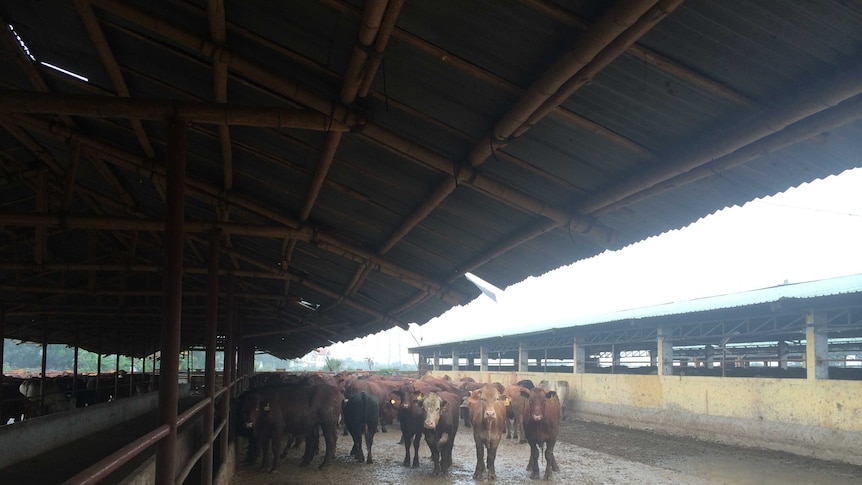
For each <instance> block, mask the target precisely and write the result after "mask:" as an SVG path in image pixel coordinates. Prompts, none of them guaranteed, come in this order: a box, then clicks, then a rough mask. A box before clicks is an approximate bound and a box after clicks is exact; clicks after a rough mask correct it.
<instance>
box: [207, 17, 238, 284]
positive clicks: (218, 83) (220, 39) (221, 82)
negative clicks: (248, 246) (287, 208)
mask: <svg viewBox="0 0 862 485" xmlns="http://www.w3.org/2000/svg"><path fill="white" fill-rule="evenodd" d="M207 20H208V21H209V32H210V39H211V40H212V41H213V43H214V44H216V45H218V46H220V47H221V48H222V49H224V45H225V41H226V40H227V32H226V27H225V26H226V19H225V10H224V2H223V1H222V0H208V1H207ZM212 70H213V100H214V101H215V102H216V103H227V81H228V70H227V63H226V62H225V61H224V59H222V58H221V56H214V57H213V59H212ZM216 129H217V131H218V139H219V146H220V148H221V158H222V184H223V186H224V190H225V191H227V192H230V191H231V190H232V189H233V146H232V143H231V136H230V127H229V126H228V125H226V124H219V125H217V126H216ZM215 211H216V214H217V215H218V218H219V220H220V221H224V222H227V221H228V220H230V209H229V208H227V207H216V208H215ZM224 245H225V246H226V247H228V248H231V247H233V241H232V240H231V237H230V235H229V234H225V235H224ZM231 263H232V264H233V266H234V268H238V267H239V262H238V261H237V260H236V258H231Z"/></svg>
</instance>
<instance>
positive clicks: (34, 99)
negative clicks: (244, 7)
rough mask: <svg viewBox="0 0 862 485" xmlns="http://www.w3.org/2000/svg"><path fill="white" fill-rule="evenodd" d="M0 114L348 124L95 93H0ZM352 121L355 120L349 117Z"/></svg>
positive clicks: (278, 111) (292, 112) (276, 111)
mask: <svg viewBox="0 0 862 485" xmlns="http://www.w3.org/2000/svg"><path fill="white" fill-rule="evenodd" d="M0 113H27V114H66V115H75V116H84V117H89V118H129V119H143V120H157V121H162V120H164V119H166V118H168V117H172V116H173V117H182V118H186V119H188V120H189V121H193V122H197V123H210V124H228V125H243V126H259V127H270V128H298V129H308V130H316V131H348V130H350V129H351V126H350V125H348V124H345V123H342V122H340V121H337V120H334V119H332V118H331V117H329V116H327V115H324V114H322V113H316V112H313V111H309V110H306V109H287V108H270V107H251V106H236V105H228V104H219V103H196V102H188V101H174V100H156V99H141V98H118V97H114V96H99V95H72V94H62V95H60V94H39V93H21V92H16V93H14V94H10V93H0ZM353 121H354V122H358V121H357V120H356V119H353Z"/></svg>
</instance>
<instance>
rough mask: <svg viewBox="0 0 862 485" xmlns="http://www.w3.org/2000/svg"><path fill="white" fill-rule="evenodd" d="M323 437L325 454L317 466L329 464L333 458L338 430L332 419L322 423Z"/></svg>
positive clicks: (321, 466)
mask: <svg viewBox="0 0 862 485" xmlns="http://www.w3.org/2000/svg"><path fill="white" fill-rule="evenodd" d="M323 439H324V440H325V441H326V455H324V457H323V463H321V464H320V467H319V468H323V467H325V466H327V465H329V464H330V463H332V460H334V459H335V446H336V445H335V444H336V441H337V440H338V430H337V429H336V423H335V422H334V421H333V422H332V423H328V424H325V425H323Z"/></svg>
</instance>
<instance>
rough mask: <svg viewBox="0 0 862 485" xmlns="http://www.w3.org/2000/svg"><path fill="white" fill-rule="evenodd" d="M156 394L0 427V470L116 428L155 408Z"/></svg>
mask: <svg viewBox="0 0 862 485" xmlns="http://www.w3.org/2000/svg"><path fill="white" fill-rule="evenodd" d="M158 402H159V395H158V393H154V392H153V393H149V394H144V395H142V396H135V397H131V398H127V399H118V400H116V401H114V402H110V403H100V404H96V405H93V406H88V407H85V408H78V409H72V410H69V411H64V412H62V413H55V414H49V415H47V416H42V417H40V418H36V419H28V420H24V421H22V422H20V423H15V424H11V425H8V426H3V427H0V450H3V453H0V468H5V467H7V466H9V465H11V464H13V463H18V462H20V461H23V460H26V459H27V458H31V457H34V456H36V455H39V454H42V453H45V452H47V451H50V450H53V449H54V448H57V447H58V446H60V445H62V444H65V443H68V442H70V441H74V440H78V439H81V438H83V437H84V436H87V435H89V434H92V433H96V432H99V431H102V430H104V429H107V428H110V427H113V426H117V425H118V424H120V423H122V422H124V421H128V420H129V419H131V418H133V417H135V416H140V415H141V414H143V413H146V412H147V411H150V410H152V409H155V408H156V407H157V406H158Z"/></svg>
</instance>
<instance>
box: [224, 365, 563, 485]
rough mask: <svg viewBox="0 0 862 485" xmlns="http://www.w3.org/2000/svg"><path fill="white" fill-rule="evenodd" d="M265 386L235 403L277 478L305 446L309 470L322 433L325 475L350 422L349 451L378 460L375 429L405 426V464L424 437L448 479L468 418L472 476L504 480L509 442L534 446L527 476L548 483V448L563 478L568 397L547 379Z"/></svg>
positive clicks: (328, 380) (321, 378)
mask: <svg viewBox="0 0 862 485" xmlns="http://www.w3.org/2000/svg"><path fill="white" fill-rule="evenodd" d="M270 377H272V376H270ZM272 380H274V381H275V382H272ZM259 384H260V385H257V386H253V387H251V388H250V389H249V390H248V391H246V392H244V393H243V394H242V395H240V396H239V397H238V399H237V403H236V405H237V409H238V411H239V413H237V415H238V416H239V418H240V419H241V426H242V428H241V429H242V430H243V434H244V435H245V436H246V437H247V438H248V440H249V447H248V450H249V451H248V455H247V459H248V462H249V463H254V462H256V460H257V456H258V452H259V451H262V452H263V458H262V463H261V469H263V470H268V471H270V472H272V471H275V469H276V468H277V466H278V462H279V459H280V458H284V457H285V456H286V455H287V452H288V450H289V449H290V448H291V447H294V446H299V445H300V444H301V443H303V442H304V444H305V451H304V454H303V456H302V460H301V462H300V466H305V465H308V464H309V463H310V462H311V460H312V459H313V458H314V456H315V454H317V453H318V451H319V445H320V435H321V434H322V435H323V440H324V443H325V452H324V458H323V462H322V463H321V464H320V468H323V467H326V466H327V465H329V464H330V463H331V462H332V460H333V459H334V457H335V446H336V440H337V436H338V431H337V427H338V426H339V424H340V422H342V420H343V423H344V431H343V434H344V435H347V434H348V433H349V434H350V436H351V437H352V438H353V448H352V450H351V452H350V454H351V455H352V456H353V457H355V458H356V459H357V460H358V461H360V462H365V463H373V458H372V446H373V444H374V434H375V432H376V431H377V429H378V427H380V428H381V431H386V426H387V425H392V424H393V423H394V422H395V420H396V419H397V420H398V424H399V425H400V427H401V441H400V442H399V443H401V444H403V445H404V461H403V465H404V466H406V467H410V466H412V467H418V466H419V447H420V443H421V440H422V438H423V437H424V438H425V443H426V444H427V445H428V448H429V450H430V452H431V460H432V462H433V469H432V473H433V474H434V475H440V474H446V473H447V472H448V470H449V467H450V466H451V465H452V449H453V446H454V443H455V435H456V433H457V431H458V425H459V422H461V421H463V423H464V427H468V428H472V431H473V439H474V441H475V444H476V469H475V472H474V473H473V478H475V479H482V478H484V477H485V475H486V473H487V478H488V479H489V480H493V479H495V478H496V470H495V468H494V462H495V460H496V456H497V449H498V446H499V444H500V441H501V440H502V439H503V436H505V437H506V438H507V439H517V440H519V442H520V443H525V442H526V443H529V446H530V458H529V461H528V463H527V471H530V472H531V476H532V478H539V477H540V470H539V452H540V448H544V458H545V463H546V466H545V473H544V478H545V479H546V480H547V479H549V478H550V477H551V473H552V471H559V468H558V466H557V462H556V459H555V458H554V445H555V443H556V441H557V434H558V433H559V427H560V420H561V419H562V418H563V417H564V414H565V407H564V406H565V403H566V401H567V400H568V383H567V382H565V381H558V382H547V381H542V382H541V383H540V384H539V386H535V385H534V384H533V383H532V382H531V381H520V382H518V383H516V384H511V385H508V386H504V385H502V384H500V383H478V382H474V381H473V380H472V379H470V378H464V379H461V381H459V382H454V381H452V380H451V379H449V378H448V377H446V378H437V377H432V376H427V375H426V376H423V377H421V378H419V379H406V378H405V379H398V378H393V377H384V376H376V375H371V376H350V375H346V374H343V373H342V374H337V375H335V376H331V375H326V374H317V373H308V374H302V375H295V374H282V375H280V376H278V377H273V378H272V379H271V380H270V381H269V382H265V383H259ZM363 440H364V445H365V452H363ZM411 448H412V459H411Z"/></svg>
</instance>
